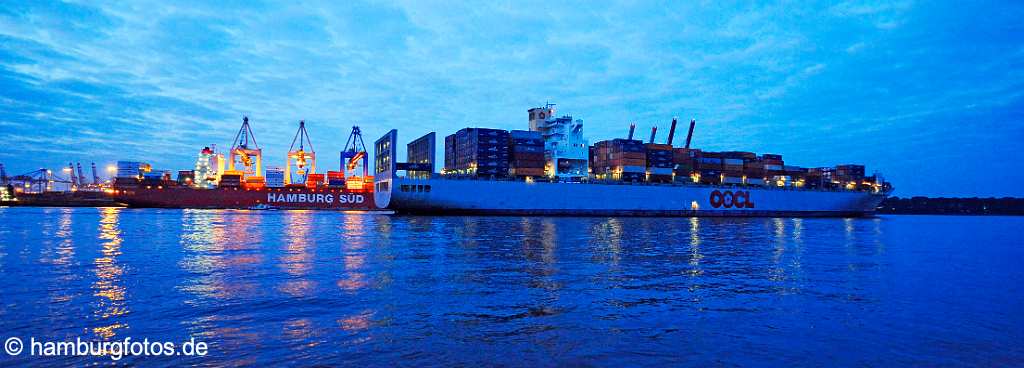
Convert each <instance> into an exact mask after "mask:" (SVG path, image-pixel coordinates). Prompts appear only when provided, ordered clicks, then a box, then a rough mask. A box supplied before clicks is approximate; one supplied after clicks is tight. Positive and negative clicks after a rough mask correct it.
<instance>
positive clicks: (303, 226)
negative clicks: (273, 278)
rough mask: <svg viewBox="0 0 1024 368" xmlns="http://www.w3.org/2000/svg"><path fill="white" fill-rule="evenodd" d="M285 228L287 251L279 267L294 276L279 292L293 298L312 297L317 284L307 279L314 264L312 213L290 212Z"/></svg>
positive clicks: (280, 287) (284, 283) (287, 215)
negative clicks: (311, 240) (311, 243)
mask: <svg viewBox="0 0 1024 368" xmlns="http://www.w3.org/2000/svg"><path fill="white" fill-rule="evenodd" d="M285 216H286V222H287V226H286V227H285V234H284V235H285V238H286V239H285V242H286V244H285V249H284V255H283V256H282V257H281V260H280V262H279V267H280V268H281V269H282V270H283V271H284V272H285V273H287V274H288V275H290V276H292V277H291V278H289V279H288V280H285V281H284V282H283V283H282V284H281V285H280V286H279V287H278V290H279V291H281V292H283V293H285V294H288V295H291V296H309V295H312V293H313V290H314V289H315V288H316V284H315V283H314V282H313V281H311V280H309V279H308V278H306V277H305V276H307V275H309V271H310V269H311V268H312V264H313V262H312V261H313V253H312V252H311V251H310V247H311V246H310V244H309V242H310V236H309V234H310V232H311V231H312V219H313V218H312V213H311V212H310V211H288V213H287V214H285Z"/></svg>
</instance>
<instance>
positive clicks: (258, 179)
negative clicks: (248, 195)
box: [245, 175, 267, 189]
mask: <svg viewBox="0 0 1024 368" xmlns="http://www.w3.org/2000/svg"><path fill="white" fill-rule="evenodd" d="M266 186H267V180H266V179H264V178H263V177H262V176H256V175H252V176H246V177H245V187H246V188H248V189H263V188H264V187H266Z"/></svg>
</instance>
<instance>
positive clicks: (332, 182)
mask: <svg viewBox="0 0 1024 368" xmlns="http://www.w3.org/2000/svg"><path fill="white" fill-rule="evenodd" d="M327 187H328V188H344V187H345V172H344V171H328V172H327Z"/></svg>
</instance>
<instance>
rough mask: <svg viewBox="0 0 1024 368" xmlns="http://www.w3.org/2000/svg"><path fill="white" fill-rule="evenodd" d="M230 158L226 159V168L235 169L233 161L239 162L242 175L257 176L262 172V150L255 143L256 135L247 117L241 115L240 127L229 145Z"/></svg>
mask: <svg viewBox="0 0 1024 368" xmlns="http://www.w3.org/2000/svg"><path fill="white" fill-rule="evenodd" d="M250 145H251V147H250ZM230 157H231V159H230V160H228V170H231V171H235V163H236V162H237V163H240V164H241V165H242V167H241V168H240V169H242V170H241V171H242V173H243V174H244V175H250V176H251V175H256V176H259V175H261V174H262V172H263V150H261V149H260V146H259V145H258V144H256V137H255V136H254V135H253V134H252V128H250V127H249V117H248V116H243V117H242V128H241V129H239V130H238V134H236V135H235V141H234V143H233V144H232V146H231V152H230Z"/></svg>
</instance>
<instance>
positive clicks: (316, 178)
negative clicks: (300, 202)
mask: <svg viewBox="0 0 1024 368" xmlns="http://www.w3.org/2000/svg"><path fill="white" fill-rule="evenodd" d="M322 185H324V174H307V175H306V184H305V187H306V188H310V189H315V188H318V187H320V186H322ZM296 186H302V184H296Z"/></svg>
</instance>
